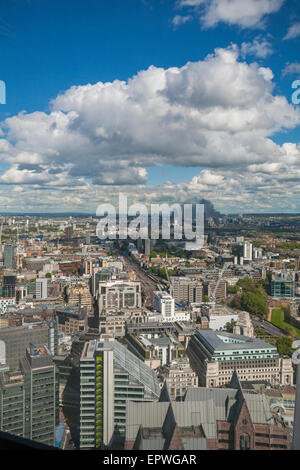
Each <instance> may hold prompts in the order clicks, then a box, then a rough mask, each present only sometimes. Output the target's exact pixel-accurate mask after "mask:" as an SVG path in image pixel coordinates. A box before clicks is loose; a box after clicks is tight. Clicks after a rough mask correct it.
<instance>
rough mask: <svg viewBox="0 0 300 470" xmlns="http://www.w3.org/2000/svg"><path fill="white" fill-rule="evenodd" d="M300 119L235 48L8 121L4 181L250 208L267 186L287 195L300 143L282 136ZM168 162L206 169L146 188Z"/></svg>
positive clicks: (0, 146)
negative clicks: (279, 138) (152, 173)
mask: <svg viewBox="0 0 300 470" xmlns="http://www.w3.org/2000/svg"><path fill="white" fill-rule="evenodd" d="M299 123H300V110H299V107H294V106H293V105H291V104H290V103H288V101H287V100H286V98H285V97H283V96H279V95H276V94H275V93H274V84H273V73H272V71H271V70H270V69H269V68H267V67H261V66H260V65H258V64H257V63H251V64H248V63H247V62H245V61H243V60H241V58H240V56H239V48H238V47H237V46H234V45H232V46H231V47H229V48H225V49H216V50H215V52H214V53H213V54H210V55H208V56H207V57H206V58H205V59H204V60H202V61H198V62H188V63H187V64H186V65H184V66H183V67H172V68H168V69H164V68H159V67H154V66H151V67H149V68H148V69H147V70H143V71H140V72H139V73H138V74H137V75H135V76H134V77H132V78H130V79H129V80H128V81H119V80H115V81H113V82H107V83H103V82H98V83H96V84H88V85H84V86H74V87H71V88H70V89H68V90H67V91H65V92H64V93H62V94H60V95H59V96H57V97H56V98H55V99H54V100H53V101H52V102H51V106H50V111H49V113H45V112H34V113H26V112H22V113H19V114H18V115H16V116H13V117H10V118H7V119H6V120H5V121H4V122H3V123H2V137H1V138H0V161H2V162H4V163H5V164H6V165H7V166H8V168H7V169H6V170H5V171H4V172H3V173H2V175H1V177H0V182H1V184H2V185H3V184H8V185H12V186H13V187H16V186H18V185H20V186H22V187H24V188H26V194H25V196H24V200H26V198H27V200H28V198H29V199H30V198H31V197H32V196H31V191H32V190H35V191H37V192H39V191H41V192H42V194H44V198H46V197H47V198H48V197H49V194H51V200H52V201H53V200H54V199H55V197H56V196H55V195H54V194H53V193H54V189H55V191H56V193H57V195H60V196H61V195H62V194H63V193H62V192H64V193H67V194H68V192H69V193H70V194H73V196H74V203H73V204H71V207H73V205H74V204H75V199H76V201H77V206H78V208H79V207H81V204H83V205H84V204H86V206H89V205H91V204H92V203H93V202H92V201H95V200H96V199H97V198H101V199H104V200H105V199H106V198H108V199H109V198H111V197H114V195H115V194H117V193H118V191H120V188H124V191H126V193H128V194H132V195H133V196H136V197H138V196H139V195H141V196H142V197H143V198H146V199H149V200H150V199H151V198H152V199H157V200H162V199H164V198H165V197H167V198H168V197H171V193H173V196H174V197H175V198H182V200H183V199H185V200H186V199H187V198H188V197H189V196H190V197H196V196H197V195H198V197H199V198H201V197H207V198H209V197H212V199H215V198H217V199H218V200H219V207H220V208H221V205H222V204H223V203H225V202H226V201H227V203H229V202H230V201H231V200H232V201H234V203H237V202H238V203H239V204H240V205H242V204H244V203H245V204H248V203H249V200H250V196H249V195H250V194H251V195H252V198H253V197H254V194H257V193H261V192H262V189H261V188H264V190H265V191H266V195H269V194H270V191H273V190H275V188H278V193H280V194H281V196H282V191H281V184H282V183H280V181H281V180H282V178H283V175H286V178H288V177H289V175H290V173H289V171H290V170H289V168H292V169H293V172H292V173H291V175H292V174H294V175H296V174H298V173H297V172H298V166H299V161H300V158H299V157H300V151H299V147H298V146H296V145H295V144H289V143H285V144H282V145H278V144H276V143H275V142H274V141H273V140H272V136H273V135H274V134H275V133H276V132H278V131H281V130H285V129H293V128H295V127H296V126H297V125H299ZM282 161H284V162H285V165H286V166H285V167H282ZM158 165H172V166H178V167H182V166H186V167H203V170H202V172H201V173H200V174H199V175H197V176H196V177H195V178H194V179H192V180H191V181H190V183H189V184H187V183H182V184H178V185H173V184H172V183H170V182H169V183H165V184H164V185H162V186H151V185H149V184H147V185H146V182H147V169H148V168H150V167H153V166H158ZM249 174H251V175H252V176H251V178H252V179H251V184H250V182H249V181H248V179H247V178H248V177H249ZM270 175H271V176H272V178H273V179H272V178H271V176H270ZM275 181H276V182H277V183H276V184H275ZM264 184H266V185H265V186H264ZM277 184H278V186H277ZM102 188H103V189H102ZM241 188H242V189H241ZM79 190H80V194H81V195H79V194H78V192H79ZM51 191H52V192H51ZM37 194H40V193H37ZM243 194H245V198H244V199H243V197H244V196H243ZM46 195H47V196H46ZM255 197H256V196H255ZM266 197H267V196H263V198H264V199H266ZM70 198H71V196H70ZM224 198H226V199H224ZM71 199H72V198H71ZM71 199H70V200H71ZM68 201H69V199H65V198H64V197H63V204H66V203H67V202H68ZM183 202H184V201H183ZM267 202H268V201H267ZM268 203H269V202H268Z"/></svg>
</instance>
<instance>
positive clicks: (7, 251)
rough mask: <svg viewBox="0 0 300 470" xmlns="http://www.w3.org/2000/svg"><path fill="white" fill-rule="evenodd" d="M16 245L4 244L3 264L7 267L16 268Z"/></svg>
mask: <svg viewBox="0 0 300 470" xmlns="http://www.w3.org/2000/svg"><path fill="white" fill-rule="evenodd" d="M14 257H15V247H14V245H4V250H3V266H4V268H5V269H14V267H15V260H14Z"/></svg>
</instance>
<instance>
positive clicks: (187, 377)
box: [158, 358, 198, 401]
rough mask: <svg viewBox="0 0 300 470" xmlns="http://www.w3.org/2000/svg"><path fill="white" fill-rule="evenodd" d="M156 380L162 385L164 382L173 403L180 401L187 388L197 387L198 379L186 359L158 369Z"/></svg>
mask: <svg viewBox="0 0 300 470" xmlns="http://www.w3.org/2000/svg"><path fill="white" fill-rule="evenodd" d="M158 378H159V380H161V381H162V383H163V382H164V381H165V382H166V384H167V387H168V391H169V394H170V399H171V400H173V401H180V400H182V399H183V397H184V395H185V393H186V391H187V390H188V389H189V388H195V387H198V377H197V375H196V373H195V372H194V371H193V369H192V368H191V367H190V364H189V361H188V359H187V358H183V359H178V360H176V361H172V362H171V364H170V365H169V366H166V365H165V366H163V367H161V368H160V369H158Z"/></svg>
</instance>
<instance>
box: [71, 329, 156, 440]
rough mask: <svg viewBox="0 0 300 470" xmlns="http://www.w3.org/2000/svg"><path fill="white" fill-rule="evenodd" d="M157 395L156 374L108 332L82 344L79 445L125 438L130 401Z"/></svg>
mask: <svg viewBox="0 0 300 470" xmlns="http://www.w3.org/2000/svg"><path fill="white" fill-rule="evenodd" d="M158 397H159V383H158V379H157V376H156V373H155V372H154V371H153V370H152V369H150V368H149V367H147V366H146V365H145V364H144V363H143V362H142V361H141V360H140V359H138V358H137V357H136V356H135V355H134V354H133V353H131V352H130V351H128V350H127V349H126V347H125V346H123V345H122V344H121V343H119V342H118V341H117V340H115V339H114V338H112V337H111V336H109V335H102V337H101V339H100V341H99V340H92V341H89V342H87V343H85V345H84V348H83V352H82V355H81V359H80V448H81V449H87V448H89V449H92V448H103V447H105V446H110V445H112V442H113V441H114V442H118V443H121V442H122V441H123V440H124V437H125V428H126V404H127V402H128V401H129V400H139V401H144V400H146V401H153V400H157V399H158Z"/></svg>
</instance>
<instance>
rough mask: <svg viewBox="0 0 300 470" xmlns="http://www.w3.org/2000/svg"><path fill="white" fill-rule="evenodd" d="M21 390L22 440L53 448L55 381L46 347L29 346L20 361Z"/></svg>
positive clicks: (56, 415) (56, 401)
mask: <svg viewBox="0 0 300 470" xmlns="http://www.w3.org/2000/svg"><path fill="white" fill-rule="evenodd" d="M21 370H22V372H23V374H24V388H25V437H27V438H28V439H31V440H33V441H37V442H42V443H44V444H49V445H54V439H55V427H56V426H57V425H58V422H59V382H58V374H57V373H56V368H55V364H54V362H53V360H52V357H51V354H50V351H49V350H48V348H47V346H46V345H43V346H34V345H31V346H29V348H27V350H26V355H25V357H24V359H22V360H21Z"/></svg>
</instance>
